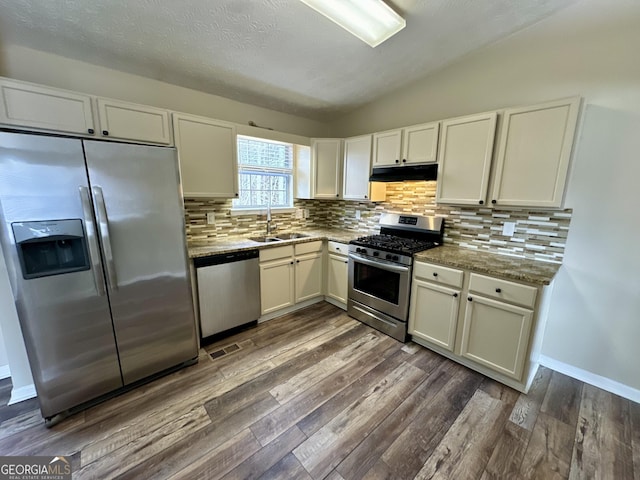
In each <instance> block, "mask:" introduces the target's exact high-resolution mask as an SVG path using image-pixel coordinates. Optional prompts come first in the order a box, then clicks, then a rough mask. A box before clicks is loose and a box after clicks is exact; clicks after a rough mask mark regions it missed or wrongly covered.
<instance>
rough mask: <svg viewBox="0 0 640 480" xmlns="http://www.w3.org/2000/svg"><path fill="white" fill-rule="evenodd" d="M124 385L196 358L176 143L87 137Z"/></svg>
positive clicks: (99, 229)
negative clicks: (156, 144)
mask: <svg viewBox="0 0 640 480" xmlns="http://www.w3.org/2000/svg"><path fill="white" fill-rule="evenodd" d="M84 144H85V156H86V159H87V167H88V171H89V181H90V184H91V191H92V194H93V200H94V206H95V213H96V219H97V225H98V228H97V230H98V231H99V232H100V238H101V245H102V252H103V257H104V259H105V262H104V263H105V269H106V272H105V273H106V278H107V285H108V291H109V298H110V301H111V312H112V316H113V325H114V330H115V334H116V341H117V344H118V351H119V353H120V365H121V369H122V376H123V379H124V383H125V384H129V383H132V382H135V381H136V380H139V379H141V378H144V377H147V376H149V375H152V374H154V373H157V372H159V371H162V370H164V369H166V368H169V367H172V366H175V365H178V364H180V363H182V362H185V361H187V360H190V359H193V358H195V357H196V356H197V339H196V330H195V321H194V313H193V303H192V297H191V288H190V278H189V273H188V268H187V253H186V239H185V234H184V211H183V204H182V196H181V194H180V177H179V174H178V161H177V157H176V152H175V149H170V148H164V147H150V146H144V145H126V144H117V143H107V142H95V141H85V142H84Z"/></svg>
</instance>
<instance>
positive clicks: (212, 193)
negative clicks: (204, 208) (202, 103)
mask: <svg viewBox="0 0 640 480" xmlns="http://www.w3.org/2000/svg"><path fill="white" fill-rule="evenodd" d="M173 131H174V133H175V138H176V147H177V148H178V155H179V157H180V171H181V174H182V189H183V191H184V196H185V197H224V198H230V197H236V196H237V194H238V164H237V146H236V128H235V126H234V125H233V124H231V123H225V122H220V121H217V120H211V119H208V118H202V117H194V116H191V115H183V114H174V115H173Z"/></svg>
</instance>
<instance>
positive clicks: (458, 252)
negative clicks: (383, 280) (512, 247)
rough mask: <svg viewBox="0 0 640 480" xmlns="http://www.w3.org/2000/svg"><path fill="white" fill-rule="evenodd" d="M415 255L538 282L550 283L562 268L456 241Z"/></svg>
mask: <svg viewBox="0 0 640 480" xmlns="http://www.w3.org/2000/svg"><path fill="white" fill-rule="evenodd" d="M414 258H415V259H416V260H417V261H420V262H432V263H437V264H439V265H446V266H449V267H457V268H464V269H468V270H473V271H475V272H478V273H486V274H487V275H492V276H495V277H501V278H504V279H509V280H518V281H521V282H527V283H532V284H536V285H549V284H550V283H551V280H553V277H554V276H555V274H556V272H557V271H558V269H559V268H560V264H558V263H549V262H541V261H538V260H529V259H525V258H518V257H512V256H508V255H500V254H496V253H489V252H483V251H478V250H473V249H470V248H464V247H458V246H455V245H443V246H441V247H438V248H432V249H431V250H425V251H423V252H419V253H416V254H415V256H414Z"/></svg>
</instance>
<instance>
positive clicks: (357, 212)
mask: <svg viewBox="0 0 640 480" xmlns="http://www.w3.org/2000/svg"><path fill="white" fill-rule="evenodd" d="M360 216H361V214H360V210H356V220H360Z"/></svg>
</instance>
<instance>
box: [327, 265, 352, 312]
mask: <svg viewBox="0 0 640 480" xmlns="http://www.w3.org/2000/svg"><path fill="white" fill-rule="evenodd" d="M348 263H349V262H348V260H347V257H343V256H342V255H333V254H329V261H328V263H327V296H328V297H331V298H333V299H334V300H337V301H338V302H341V303H344V304H345V305H346V303H347V277H348V268H347V266H348Z"/></svg>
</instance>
